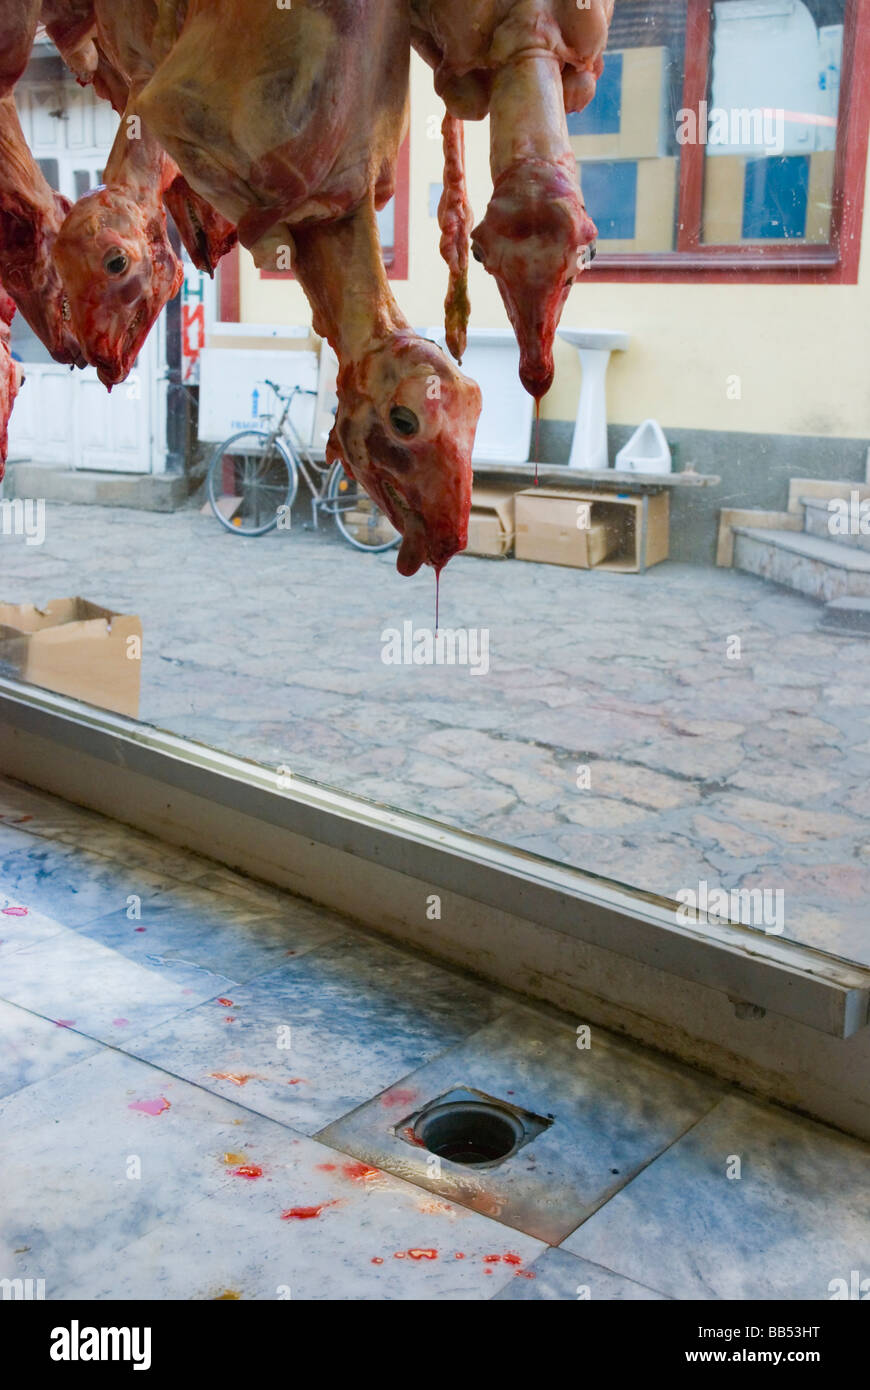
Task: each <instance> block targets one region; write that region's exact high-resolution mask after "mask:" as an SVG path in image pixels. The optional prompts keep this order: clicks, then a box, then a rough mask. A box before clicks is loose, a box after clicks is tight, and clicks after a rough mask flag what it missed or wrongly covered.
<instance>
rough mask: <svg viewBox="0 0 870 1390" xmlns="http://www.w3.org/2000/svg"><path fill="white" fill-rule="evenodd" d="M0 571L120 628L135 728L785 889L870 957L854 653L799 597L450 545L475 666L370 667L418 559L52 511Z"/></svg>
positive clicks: (473, 819) (426, 612)
mask: <svg viewBox="0 0 870 1390" xmlns="http://www.w3.org/2000/svg"><path fill="white" fill-rule="evenodd" d="M0 565H2V594H0V597H2V598H3V599H4V600H6V601H9V602H24V601H35V602H37V603H44V602H45V601H47V600H48V599H51V598H56V597H61V596H66V595H71V594H79V595H82V596H84V597H87V598H89V599H91V600H93V601H94V602H96V603H100V604H104V605H106V606H108V607H111V608H115V609H120V610H122V611H126V612H136V613H138V614H140V616H141V617H142V620H143V623H144V630H145V650H144V666H143V690H142V708H141V716H142V718H143V719H144V720H146V721H148V722H150V723H153V724H155V725H158V726H160V727H161V728H164V729H168V730H171V731H173V732H175V733H178V734H183V735H187V736H190V737H191V738H195V739H198V740H201V741H204V742H206V743H209V744H213V745H215V746H217V747H219V748H222V749H225V750H228V751H230V752H232V753H235V754H238V755H242V756H245V757H249V758H254V759H257V760H259V761H262V762H264V763H267V764H269V765H270V766H272V767H278V766H279V765H282V764H283V765H286V766H288V767H290V768H292V769H293V771H294V772H297V773H299V774H301V775H304V776H306V777H311V778H315V779H317V780H319V781H322V782H325V783H330V784H332V785H334V786H337V787H341V788H343V789H345V790H349V791H353V792H357V793H360V794H362V795H364V796H367V797H370V798H373V799H375V800H378V801H382V802H386V803H388V804H392V805H394V806H398V807H401V808H403V809H406V810H411V811H415V812H420V813H422V814H425V815H428V816H431V817H435V818H437V819H440V820H444V821H447V822H449V823H451V824H453V825H457V826H460V827H462V828H463V829H466V830H470V831H475V832H477V833H479V834H481V835H486V836H489V837H492V838H495V839H497V840H502V841H506V842H508V843H510V844H512V845H516V846H519V847H521V848H523V849H527V850H532V851H534V852H536V853H539V854H542V855H546V856H548V857H550V858H553V859H556V860H559V861H561V862H565V863H569V864H572V865H576V866H578V867H581V868H584V869H587V870H590V871H593V872H595V873H597V874H602V875H606V876H608V877H611V878H614V879H617V880H620V881H622V882H625V883H630V884H633V885H636V886H642V887H644V888H646V889H648V890H651V891H654V892H658V893H661V894H666V895H669V896H673V895H675V894H676V893H677V891H678V890H679V889H681V888H683V889H685V888H694V889H697V886H698V884H699V882H700V881H701V880H704V881H706V882H707V884H708V885H709V887H710V889H712V888H713V887H723V888H726V889H730V888H733V887H737V886H741V887H748V888H752V887H762V888H767V889H771V890H773V891H776V890H780V889H781V890H783V891H784V895H785V896H784V904H785V934H786V935H787V936H789V937H792V938H794V939H797V940H801V941H804V942H807V943H810V944H812V945H815V946H818V947H820V948H822V949H824V950H827V951H830V952H833V953H836V954H838V955H842V956H844V957H847V958H850V959H858V960H861V961H862V962H865V963H867V962H870V926H868V920H867V908H866V903H867V900H868V897H870V777H868V774H870V683H868V679H867V674H868V662H870V647H868V646H867V644H866V643H863V642H861V641H860V640H850V639H846V638H842V637H835V636H831V635H829V634H827V633H823V632H820V631H818V630H817V628H816V624H817V621H818V617H819V612H820V609H819V606H818V605H817V604H816V603H814V602H813V601H811V600H809V599H805V598H802V597H800V596H798V595H796V594H792V593H790V592H788V591H785V590H781V589H776V588H774V587H772V586H770V585H768V584H766V583H764V582H763V581H761V580H758V579H755V578H752V577H750V576H748V575H744V574H740V573H737V572H735V571H730V570H714V569H701V568H695V567H691V566H687V565H677V564H671V563H667V564H664V565H661V566H659V567H657V568H655V569H653V570H651V571H650V572H649V573H648V574H646V575H645V576H639V575H624V574H604V573H596V572H580V571H574V570H569V569H560V568H555V567H552V566H543V565H529V564H523V563H520V562H516V561H488V560H483V559H476V558H473V557H468V556H463V557H460V558H459V559H457V560H455V561H453V562H452V563H451V565H450V566H449V567H448V569H447V570H446V571H445V573H444V576H443V579H442V586H441V587H442V596H441V603H442V609H441V621H442V624H443V625H444V626H445V627H449V628H468V629H488V630H489V634H490V637H489V642H490V669H489V671H488V672H487V673H486V674H485V675H484V674H481V675H475V674H472V672H471V670H469V669H468V668H465V667H459V666H454V667H449V666H440V667H438V666H413V665H412V666H396V665H386V664H384V662H383V661H382V650H383V643H382V633H383V632H384V631H385V630H386V629H388V628H397V629H401V628H402V624H403V623H404V622H406V621H410V622H412V623H413V624H414V626H415V628H421V627H427V628H431V627H432V625H433V621H434V581H433V578H432V574H431V571H428V570H427V571H426V572H425V573H423V574H420V575H417V576H415V578H413V579H411V580H403V579H401V578H400V577H399V576H398V575H397V574H396V571H395V556H394V555H393V554H387V555H384V556H367V555H360V554H358V553H356V552H354V551H352V550H351V549H350V548H349V547H348V546H347V545H345V544H343V543H342V542H340V541H339V540H338V539H337V538H336V537H335V536H334V535H333V534H332V532H331V530H330V531H325V532H322V533H321V534H319V535H313V534H310V533H306V532H304V531H303V530H302V529H301V528H299V529H296V530H294V531H293V532H292V534H287V533H277V532H276V533H273V534H272V535H270V536H267V537H265V538H263V539H261V540H244V539H240V538H238V537H234V536H231V535H229V534H227V533H225V532H224V531H222V530H221V528H220V527H219V526H218V525H217V523H216V522H215V521H214V520H212V519H210V518H208V517H203V516H201V515H200V514H199V513H198V512H197V511H195V510H189V511H184V512H178V513H174V514H171V515H155V514H146V513H141V512H133V511H125V510H117V511H109V510H106V509H103V508H98V507H94V508H88V507H73V506H69V507H64V506H59V505H52V506H50V507H49V510H48V517H47V534H46V540H45V543H44V545H42V546H41V547H37V546H32V547H28V546H26V545H25V542H24V540H23V539H22V538H17V537H6V538H0ZM735 637H737V638H739V645H740V652H739V656H736V655H735V654H734V653H735V645H736V644H735V643H734V642H733V641H730V640H729V639H733V638H735ZM729 651H730V652H731V655H729ZM584 767H588V769H589V775H588V778H585V777H584V775H583V774H582V773H581V774H580V777H579V781H580V782H581V783H582V782H584V781H586V780H588V781H589V783H590V785H589V786H588V787H585V786H581V787H578V785H577V784H578V769H580V768H584Z"/></svg>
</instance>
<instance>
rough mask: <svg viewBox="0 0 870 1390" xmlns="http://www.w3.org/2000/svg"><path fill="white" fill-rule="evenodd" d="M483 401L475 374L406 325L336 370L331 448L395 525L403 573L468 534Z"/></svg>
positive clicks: (443, 557) (435, 558)
mask: <svg viewBox="0 0 870 1390" xmlns="http://www.w3.org/2000/svg"><path fill="white" fill-rule="evenodd" d="M480 406H481V398H480V388H479V387H478V386H477V384H476V383H475V382H473V381H471V380H470V379H469V378H468V377H466V376H463V374H462V372H460V371H459V370H458V368H457V367H455V366H454V365H453V363H452V362H450V361H449V360H448V359H447V358H446V357H445V355H444V353H443V352H442V351H441V349H440V348H439V347H438V346H437V345H436V344H435V343H432V342H429V341H428V340H427V339H423V338H418V337H416V336H415V335H414V334H413V333H411V331H410V330H407V331H404V332H396V333H394V334H393V335H391V337H390V338H388V339H387V341H386V342H384V343H383V344H381V345H380V346H379V347H376V348H373V349H372V350H371V351H369V352H368V353H366V354H365V356H364V357H363V358H362V359H361V360H359V361H353V362H350V363H348V364H346V365H344V366H343V367H342V369H341V371H340V372H339V378H338V411H337V413H336V419H335V426H334V428H333V431H332V434H331V436H330V442H329V450H328V455H329V457H330V459H335V458H340V459H341V460H342V461H343V463H344V465H345V468H346V469H347V471H348V472H349V473H350V474H351V475H352V476H353V477H354V478H355V479H356V480H357V482H359V483H360V484H361V485H362V487H364V488H365V490H366V492H367V493H368V495H369V497H371V499H372V501H373V502H376V503H377V505H378V506H379V507H380V508H381V510H382V511H384V512H385V513H386V515H387V516H388V517H389V518H390V521H391V522H392V523H393V525H394V526H395V527H396V529H397V530H398V531H400V532H401V534H402V537H403V540H402V545H401V547H400V550H399V556H398V560H397V568H398V570H399V573H400V574H406V575H409V574H415V573H416V571H417V570H418V569H419V568H420V566H421V565H422V564H429V565H432V566H434V568H435V569H436V570H441V569H442V568H443V566H444V565H446V563H447V561H448V560H449V559H450V558H451V556H453V555H455V554H456V552H457V551H459V550H463V549H464V548H465V546H466V544H467V540H468V516H469V512H470V509H471V449H472V445H473V443H474V433H475V430H476V428H477V420H478V417H479V415H480Z"/></svg>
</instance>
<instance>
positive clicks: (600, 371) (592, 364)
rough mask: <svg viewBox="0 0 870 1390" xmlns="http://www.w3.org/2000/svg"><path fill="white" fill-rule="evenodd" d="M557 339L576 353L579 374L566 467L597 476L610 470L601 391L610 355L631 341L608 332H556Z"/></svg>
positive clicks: (620, 350) (573, 329)
mask: <svg viewBox="0 0 870 1390" xmlns="http://www.w3.org/2000/svg"><path fill="white" fill-rule="evenodd" d="M559 337H560V338H564V340H565V342H566V343H571V344H572V346H573V347H575V348H576V349H577V351H578V352H579V354H580V365H581V368H582V371H583V380H582V383H581V386H580V404H579V405H578V407H577V423H576V425H575V426H574V440H573V443H572V445H571V457H570V459H569V460H568V467H569V468H579V469H585V470H586V471H587V472H597V471H599V470H600V469H602V468H609V467H610V458H609V456H608V452H607V391H606V389H605V383H606V380H607V368H608V366H609V364H610V354H611V352H625V350H626V349H627V347H628V345H629V343H630V342H631V338H630V337H629V335H628V334H627V333H621V332H619V331H618V330H617V329H609V328H560V329H559Z"/></svg>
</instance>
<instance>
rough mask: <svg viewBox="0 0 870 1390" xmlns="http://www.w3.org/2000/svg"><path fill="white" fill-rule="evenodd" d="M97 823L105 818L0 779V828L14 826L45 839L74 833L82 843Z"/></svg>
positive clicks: (19, 784)
mask: <svg viewBox="0 0 870 1390" xmlns="http://www.w3.org/2000/svg"><path fill="white" fill-rule="evenodd" d="M100 821H105V817H103V816H101V815H99V814H98V812H96V811H88V810H86V809H85V807H83V806H75V805H74V804H73V803H72V802H71V801H63V800H61V798H60V797H57V796H50V795H49V794H48V793H47V792H41V791H37V790H36V788H35V787H26V786H24V784H23V783H21V782H14V781H12V780H11V778H6V777H0V824H3V825H11V826H15V827H16V828H18V829H20V830H26V831H27V832H28V834H31V835H40V836H43V837H44V838H45V839H55V838H57V837H58V836H59V835H61V834H67V835H69V834H71V833H73V832H78V833H79V835H80V837H81V839H80V842H81V843H83V842H84V841H85V839H86V832H87V829H88V828H89V827H91V826H94V825H97V824H99V822H100ZM106 823H107V824H108V823H110V822H106Z"/></svg>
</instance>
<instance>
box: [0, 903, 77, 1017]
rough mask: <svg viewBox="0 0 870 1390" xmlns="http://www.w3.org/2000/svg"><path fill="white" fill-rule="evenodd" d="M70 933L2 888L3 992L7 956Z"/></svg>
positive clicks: (0, 959) (0, 976)
mask: <svg viewBox="0 0 870 1390" xmlns="http://www.w3.org/2000/svg"><path fill="white" fill-rule="evenodd" d="M70 930H71V929H70V928H69V927H65V926H64V925H63V923H62V922H57V921H55V919H54V918H53V917H46V916H45V914H44V913H42V912H36V911H35V910H34V909H33V908H32V907H25V905H24V903H22V902H21V900H20V899H19V898H17V897H10V896H9V894H8V893H4V892H3V891H2V889H0V992H2V989H3V980H4V977H5V971H4V969H3V963H4V961H5V959H6V957H7V956H10V955H11V954H12V953H13V951H20V950H21V949H22V947H24V946H35V945H36V944H37V942H40V941H47V940H48V938H49V937H51V936H57V934H58V933H59V932H68V931H70Z"/></svg>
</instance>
